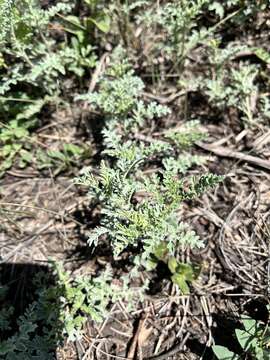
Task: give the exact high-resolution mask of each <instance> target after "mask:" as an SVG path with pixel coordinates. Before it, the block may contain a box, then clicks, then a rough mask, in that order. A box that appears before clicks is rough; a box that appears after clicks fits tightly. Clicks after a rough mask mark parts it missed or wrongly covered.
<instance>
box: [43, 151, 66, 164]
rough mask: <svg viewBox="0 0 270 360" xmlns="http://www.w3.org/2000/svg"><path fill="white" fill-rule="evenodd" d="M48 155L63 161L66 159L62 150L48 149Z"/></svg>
mask: <svg viewBox="0 0 270 360" xmlns="http://www.w3.org/2000/svg"><path fill="white" fill-rule="evenodd" d="M47 154H48V156H50V157H51V158H53V159H58V160H61V161H66V156H65V155H64V154H63V153H62V152H61V151H57V150H47Z"/></svg>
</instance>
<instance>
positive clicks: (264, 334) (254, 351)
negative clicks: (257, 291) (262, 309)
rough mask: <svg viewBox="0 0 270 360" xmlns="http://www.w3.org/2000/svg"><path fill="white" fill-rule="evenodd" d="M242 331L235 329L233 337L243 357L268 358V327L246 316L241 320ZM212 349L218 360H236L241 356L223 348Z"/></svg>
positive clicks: (216, 346) (213, 347)
mask: <svg viewBox="0 0 270 360" xmlns="http://www.w3.org/2000/svg"><path fill="white" fill-rule="evenodd" d="M242 323H243V326H244V329H243V330H242V329H236V330H235V335H236V338H237V340H238V342H239V344H240V346H241V348H242V351H243V354H242V355H243V356H246V355H248V354H249V355H250V356H251V358H252V359H256V360H267V359H269V356H270V346H269V345H270V331H269V328H268V325H265V324H261V323H260V322H259V321H256V320H254V319H252V318H250V317H248V316H245V317H244V318H243V319H242ZM212 349H213V351H214V353H215V355H216V357H217V358H218V359H219V360H225V359H226V360H238V359H242V358H243V356H242V355H238V354H235V353H234V352H232V351H230V350H229V349H227V348H226V347H224V346H220V345H214V346H212Z"/></svg>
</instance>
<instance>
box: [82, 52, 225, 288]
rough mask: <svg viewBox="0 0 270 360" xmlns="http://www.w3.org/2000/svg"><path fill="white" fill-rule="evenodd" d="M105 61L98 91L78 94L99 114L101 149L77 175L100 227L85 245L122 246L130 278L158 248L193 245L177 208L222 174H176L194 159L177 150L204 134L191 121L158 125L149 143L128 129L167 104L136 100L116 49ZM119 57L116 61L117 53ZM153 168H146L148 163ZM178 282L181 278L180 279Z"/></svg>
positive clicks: (134, 80)
mask: <svg viewBox="0 0 270 360" xmlns="http://www.w3.org/2000/svg"><path fill="white" fill-rule="evenodd" d="M114 56H115V57H114V59H113V61H112V65H111V66H110V67H109V69H108V71H107V74H106V75H105V77H104V78H103V79H102V80H101V81H100V89H99V92H96V93H89V94H86V95H82V96H79V97H78V99H80V100H87V101H89V103H90V104H91V105H92V107H94V108H95V109H100V110H101V111H102V112H103V114H104V116H105V120H106V124H107V125H106V127H105V129H104V130H103V135H104V144H105V146H106V149H105V151H104V152H103V153H104V155H106V156H108V161H107V162H105V161H104V160H103V161H102V162H101V166H100V171H99V174H98V175H93V174H92V173H91V172H90V171H89V170H87V171H85V173H84V174H83V176H81V177H80V178H79V179H78V180H77V182H78V183H80V184H83V185H86V186H87V187H88V188H89V195H90V197H91V198H92V201H93V203H99V204H100V206H101V222H100V226H98V227H96V229H94V230H93V231H92V233H91V234H90V237H89V245H91V246H97V244H98V241H99V239H100V237H101V236H103V237H104V236H105V237H106V239H107V241H108V242H109V244H110V247H111V249H112V252H113V254H114V257H115V259H119V258H120V257H121V254H122V253H123V252H124V251H126V250H127V249H131V252H132V253H133V254H134V255H132V256H131V260H132V269H131V271H130V277H132V276H135V275H137V274H138V271H139V269H140V268H141V267H144V268H146V269H148V270H151V269H152V268H153V261H150V259H151V258H153V256H155V254H156V253H157V251H159V250H158V249H160V247H162V249H163V252H164V255H165V253H168V254H169V256H170V257H171V258H172V257H175V256H176V254H177V251H178V249H179V246H191V247H196V246H201V245H202V243H201V241H200V240H199V238H198V237H197V236H196V235H195V233H194V232H193V231H192V230H190V229H189V227H188V225H187V224H186V223H184V222H183V221H180V220H179V219H178V216H177V211H178V209H179V206H180V204H181V203H182V202H183V201H184V200H186V199H193V198H195V197H197V196H199V195H200V194H202V193H203V192H204V191H206V190H207V189H209V188H211V187H213V186H215V185H216V184H217V183H218V182H219V181H220V180H221V179H222V177H220V176H216V175H213V174H205V175H201V176H198V177H184V176H183V175H184V174H185V173H186V172H187V170H188V168H189V167H190V166H192V165H193V164H198V163H201V161H202V159H200V158H198V157H192V156H191V155H190V154H186V153H185V150H183V148H184V149H186V148H188V147H189V146H190V145H192V144H193V143H194V142H195V141H197V140H198V139H200V138H202V137H203V136H204V134H203V133H201V132H200V131H199V129H198V123H197V122H192V123H191V124H189V125H186V127H183V128H179V129H175V130H174V131H172V130H170V131H169V132H165V136H164V138H163V139H158V140H155V139H152V140H151V143H150V144H149V143H145V142H144V141H143V140H141V141H140V140H137V139H136V134H137V133H138V132H140V130H141V129H142V128H147V124H149V122H150V121H154V119H156V118H159V117H162V116H166V115H167V114H168V113H169V112H170V110H169V109H168V108H167V107H164V106H161V105H158V104H157V103H155V102H151V103H145V102H144V101H143V100H141V99H140V94H141V91H142V90H143V88H144V84H143V82H142V80H141V79H140V78H139V77H137V76H136V75H135V74H134V71H133V70H132V69H130V65H129V64H128V63H127V61H121V58H123V54H121V50H120V49H118V50H117V51H116V53H115V55H114ZM119 59H120V60H119ZM154 161H155V162H159V163H160V164H161V168H160V169H158V170H155V169H154V168H153V174H152V175H147V174H146V170H149V169H151V168H152V166H153V165H151V164H152V163H153V162H154ZM177 264H178V263H177ZM173 273H174V279H176V277H177V275H176V274H182V275H183V276H182V282H181V281H175V282H177V283H178V285H179V286H180V288H181V290H182V291H183V292H186V290H187V285H186V281H190V280H191V276H189V275H188V274H189V273H190V270H189V271H187V268H185V269H184V268H183V267H182V268H181V264H180V263H179V264H178V265H177V266H175V268H174V271H173ZM181 284H182V285H181Z"/></svg>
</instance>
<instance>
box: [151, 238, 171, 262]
mask: <svg viewBox="0 0 270 360" xmlns="http://www.w3.org/2000/svg"><path fill="white" fill-rule="evenodd" d="M167 252H168V249H167V244H166V243H165V242H162V243H160V244H159V245H158V246H157V247H156V248H155V250H154V255H155V256H156V257H157V258H158V259H159V260H164V258H165V256H166V254H167Z"/></svg>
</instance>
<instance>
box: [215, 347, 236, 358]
mask: <svg viewBox="0 0 270 360" xmlns="http://www.w3.org/2000/svg"><path fill="white" fill-rule="evenodd" d="M212 350H213V351H214V354H215V355H216V357H217V358H218V359H219V360H240V356H239V355H237V354H235V353H234V352H232V351H230V350H228V349H227V348H226V347H224V346H221V345H214V346H212Z"/></svg>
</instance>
